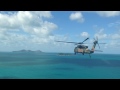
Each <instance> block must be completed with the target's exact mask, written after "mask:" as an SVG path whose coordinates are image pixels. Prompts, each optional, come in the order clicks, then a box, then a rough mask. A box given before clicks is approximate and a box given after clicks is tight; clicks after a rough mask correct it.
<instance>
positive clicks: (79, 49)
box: [56, 37, 106, 57]
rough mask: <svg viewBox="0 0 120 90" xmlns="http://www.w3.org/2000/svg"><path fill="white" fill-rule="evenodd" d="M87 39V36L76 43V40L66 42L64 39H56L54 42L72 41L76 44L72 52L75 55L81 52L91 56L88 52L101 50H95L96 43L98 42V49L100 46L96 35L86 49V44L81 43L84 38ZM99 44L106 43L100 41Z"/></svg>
mask: <svg viewBox="0 0 120 90" xmlns="http://www.w3.org/2000/svg"><path fill="white" fill-rule="evenodd" d="M88 39H89V38H86V39H85V40H84V41H83V42H79V43H77V42H66V41H56V42H64V43H74V44H75V45H77V47H75V48H74V53H75V55H76V54H77V53H82V54H83V55H84V54H89V56H90V57H91V55H90V54H92V53H94V51H99V52H103V51H101V50H95V47H96V44H98V47H99V49H100V46H99V43H98V37H96V39H95V38H94V40H95V41H94V42H93V46H92V49H88V46H86V45H83V44H84V42H85V41H86V40H88ZM100 44H106V43H100Z"/></svg>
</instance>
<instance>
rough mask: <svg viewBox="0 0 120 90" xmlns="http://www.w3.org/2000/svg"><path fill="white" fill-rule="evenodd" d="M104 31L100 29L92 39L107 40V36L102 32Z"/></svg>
mask: <svg viewBox="0 0 120 90" xmlns="http://www.w3.org/2000/svg"><path fill="white" fill-rule="evenodd" d="M103 31H104V29H103V28H102V29H100V30H99V31H98V32H97V33H95V35H94V37H95V38H96V37H98V38H99V39H105V38H107V34H105V33H104V32H103Z"/></svg>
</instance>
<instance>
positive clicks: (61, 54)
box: [58, 53, 73, 56]
mask: <svg viewBox="0 0 120 90" xmlns="http://www.w3.org/2000/svg"><path fill="white" fill-rule="evenodd" d="M58 55H60V56H70V55H73V54H71V53H58Z"/></svg>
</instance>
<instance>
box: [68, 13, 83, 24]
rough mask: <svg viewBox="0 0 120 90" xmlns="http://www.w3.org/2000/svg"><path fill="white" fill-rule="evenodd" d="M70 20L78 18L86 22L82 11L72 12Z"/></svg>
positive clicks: (79, 20)
mask: <svg viewBox="0 0 120 90" xmlns="http://www.w3.org/2000/svg"><path fill="white" fill-rule="evenodd" d="M69 18H70V20H77V21H78V22H84V18H83V16H82V13H81V12H75V13H72V14H71V15H70V16H69Z"/></svg>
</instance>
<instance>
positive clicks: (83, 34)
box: [80, 32, 89, 38]
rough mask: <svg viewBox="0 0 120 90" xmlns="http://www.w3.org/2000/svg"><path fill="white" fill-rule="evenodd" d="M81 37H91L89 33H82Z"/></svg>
mask: <svg viewBox="0 0 120 90" xmlns="http://www.w3.org/2000/svg"><path fill="white" fill-rule="evenodd" d="M80 36H82V37H84V38H87V37H89V34H88V32H82V33H81V34H80Z"/></svg>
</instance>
